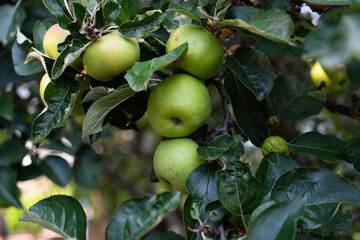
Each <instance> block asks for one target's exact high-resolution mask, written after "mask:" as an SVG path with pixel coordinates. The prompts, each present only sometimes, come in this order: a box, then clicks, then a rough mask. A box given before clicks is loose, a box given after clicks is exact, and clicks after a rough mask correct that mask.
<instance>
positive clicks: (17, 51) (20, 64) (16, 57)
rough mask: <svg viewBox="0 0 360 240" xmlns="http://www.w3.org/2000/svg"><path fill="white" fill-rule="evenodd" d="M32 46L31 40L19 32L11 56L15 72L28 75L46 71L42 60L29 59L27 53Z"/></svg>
mask: <svg viewBox="0 0 360 240" xmlns="http://www.w3.org/2000/svg"><path fill="white" fill-rule="evenodd" d="M30 48H31V42H30V40H29V39H27V38H26V37H25V36H24V35H23V34H21V33H18V38H17V41H16V42H15V43H14V45H13V46H12V50H11V56H12V61H13V63H14V69H15V72H16V73H17V74H19V75H21V76H27V75H31V74H34V73H38V72H42V71H44V68H43V66H42V65H41V63H40V61H37V60H31V61H27V55H28V53H29V50H30Z"/></svg>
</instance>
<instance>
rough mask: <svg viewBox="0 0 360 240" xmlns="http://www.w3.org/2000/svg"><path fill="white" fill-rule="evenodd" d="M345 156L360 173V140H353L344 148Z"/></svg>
mask: <svg viewBox="0 0 360 240" xmlns="http://www.w3.org/2000/svg"><path fill="white" fill-rule="evenodd" d="M343 151H344V154H345V156H346V157H347V158H348V159H349V160H350V162H352V163H353V164H354V168H355V169H356V170H358V171H360V138H353V139H351V140H350V141H349V142H348V143H346V145H345V146H344V149H343Z"/></svg>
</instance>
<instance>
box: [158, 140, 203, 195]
mask: <svg viewBox="0 0 360 240" xmlns="http://www.w3.org/2000/svg"><path fill="white" fill-rule="evenodd" d="M197 148H198V145H197V144H196V143H195V142H194V141H193V140H191V139H189V138H175V139H168V140H165V141H162V142H161V143H160V145H159V146H158V147H157V149H156V151H155V154H154V171H155V173H156V176H157V177H158V179H159V180H160V182H162V183H164V184H166V185H167V186H168V187H171V188H172V189H174V190H179V191H181V193H183V194H187V190H186V188H185V183H186V179H187V178H188V176H189V175H190V173H191V172H192V171H193V170H194V169H195V168H197V167H198V166H200V165H201V164H204V163H205V160H204V159H203V158H201V157H199V156H198V154H197V151H196V149H197Z"/></svg>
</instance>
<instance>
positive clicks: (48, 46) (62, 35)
mask: <svg viewBox="0 0 360 240" xmlns="http://www.w3.org/2000/svg"><path fill="white" fill-rule="evenodd" d="M69 34H70V32H69V31H68V30H65V29H62V28H61V27H60V26H59V24H58V23H57V24H54V25H52V26H51V27H50V28H49V29H48V30H47V32H46V33H45V36H44V40H43V47H44V50H45V54H46V55H47V56H49V57H52V58H57V56H59V54H60V53H59V52H58V50H57V47H58V45H59V44H60V43H62V42H64V41H65V39H66V37H67V36H68V35H69Z"/></svg>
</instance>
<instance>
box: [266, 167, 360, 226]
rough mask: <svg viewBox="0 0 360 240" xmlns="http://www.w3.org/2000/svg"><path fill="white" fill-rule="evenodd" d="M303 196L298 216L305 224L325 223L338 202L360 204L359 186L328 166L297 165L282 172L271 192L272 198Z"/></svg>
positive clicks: (292, 198) (289, 198) (282, 199)
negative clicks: (326, 167)
mask: <svg viewBox="0 0 360 240" xmlns="http://www.w3.org/2000/svg"><path fill="white" fill-rule="evenodd" d="M302 198H305V199H306V210H305V214H304V216H303V217H302V218H301V223H302V225H303V226H304V227H305V228H309V229H311V228H317V227H319V226H321V225H323V224H326V223H328V222H329V221H330V220H331V219H332V217H333V216H334V214H335V212H336V211H337V209H338V205H339V204H341V203H348V204H351V205H355V206H360V189H359V188H357V187H356V186H354V185H351V184H350V183H348V182H347V181H346V180H344V179H342V178H340V177H339V176H337V175H335V174H334V173H332V172H331V171H329V170H326V169H318V168H296V169H293V170H291V171H289V172H287V173H286V174H284V175H282V176H281V177H280V178H279V179H278V180H277V182H276V183H275V186H274V187H273V190H272V192H271V199H273V200H279V201H286V200H294V199H302Z"/></svg>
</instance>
